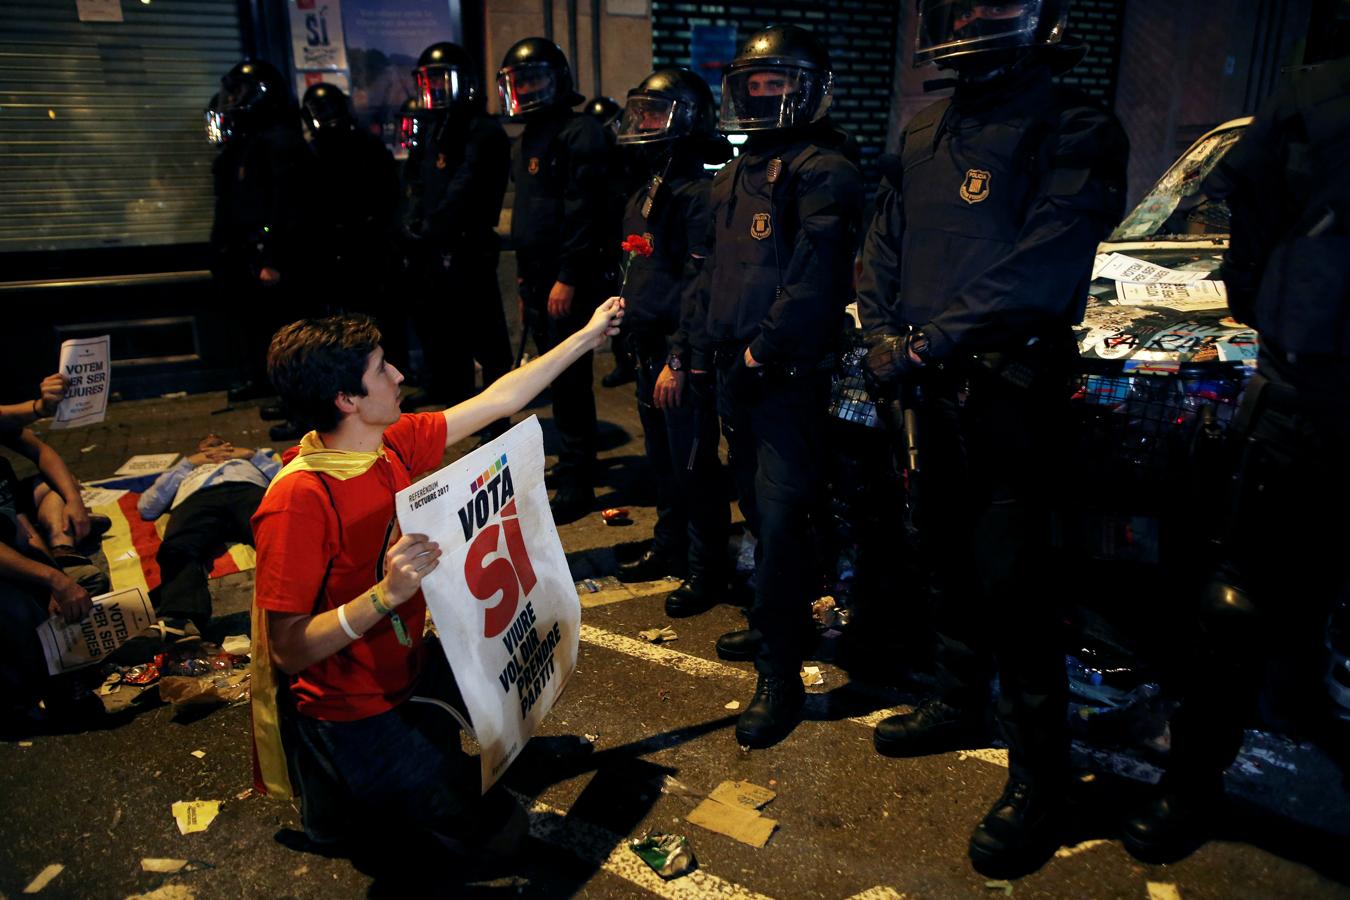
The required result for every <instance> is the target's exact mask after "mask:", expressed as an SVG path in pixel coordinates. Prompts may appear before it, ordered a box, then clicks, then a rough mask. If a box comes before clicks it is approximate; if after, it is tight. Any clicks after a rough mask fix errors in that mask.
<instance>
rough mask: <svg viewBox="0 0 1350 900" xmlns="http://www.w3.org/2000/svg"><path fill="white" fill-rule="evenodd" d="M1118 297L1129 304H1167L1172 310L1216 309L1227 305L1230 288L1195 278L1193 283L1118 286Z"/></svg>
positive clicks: (1220, 282) (1222, 284)
mask: <svg viewBox="0 0 1350 900" xmlns="http://www.w3.org/2000/svg"><path fill="white" fill-rule="evenodd" d="M1116 297H1117V299H1118V300H1119V301H1120V302H1121V303H1123V304H1126V305H1128V306H1166V307H1168V308H1169V309H1179V310H1189V309H1215V308H1216V307H1223V306H1227V305H1228V289H1227V288H1226V287H1224V283H1223V282H1222V281H1192V282H1191V283H1190V284H1168V283H1166V282H1161V281H1159V282H1155V283H1154V284H1136V283H1134V282H1130V281H1122V282H1120V283H1118V284H1117V285H1116Z"/></svg>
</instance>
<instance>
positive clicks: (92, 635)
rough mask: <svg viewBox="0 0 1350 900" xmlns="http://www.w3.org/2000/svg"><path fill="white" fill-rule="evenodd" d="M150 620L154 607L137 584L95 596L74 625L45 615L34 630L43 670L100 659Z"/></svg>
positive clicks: (53, 672)
mask: <svg viewBox="0 0 1350 900" xmlns="http://www.w3.org/2000/svg"><path fill="white" fill-rule="evenodd" d="M154 621H155V610H154V608H153V607H151V606H150V599H149V598H148V597H147V596H146V595H145V592H144V591H142V590H141V589H140V588H127V589H126V590H123V591H113V592H112V593H110V594H103V595H102V596H99V597H95V598H94V606H93V608H92V609H90V610H89V615H87V616H85V617H84V619H83V620H82V621H80V622H76V623H75V624H74V625H69V624H67V623H66V622H65V620H64V619H61V618H58V617H53V618H51V619H48V620H47V621H46V622H43V623H42V624H41V625H39V626H38V630H37V632H38V640H40V641H42V653H43V655H44V656H46V657H47V673H48V674H49V675H60V674H61V673H62V672H71V671H74V670H75V669H83V668H84V667H85V666H91V665H93V664H94V663H96V662H102V661H103V660H104V659H107V657H108V654H109V653H112V652H113V651H114V650H116V649H117V648H118V647H120V646H122V645H123V644H125V643H126V642H127V639H128V638H130V637H132V636H134V635H137V634H140V633H141V632H142V631H144V630H145V629H147V628H149V627H150V623H152V622H154Z"/></svg>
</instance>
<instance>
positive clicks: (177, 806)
mask: <svg viewBox="0 0 1350 900" xmlns="http://www.w3.org/2000/svg"><path fill="white" fill-rule="evenodd" d="M218 815H220V801H219V800H179V801H177V802H176V803H174V805H173V817H174V818H175V819H177V820H178V830H179V832H181V833H182V834H193V833H195V832H198V831H205V830H206V829H208V828H210V827H211V823H212V822H213V821H215V818H216V816H218Z"/></svg>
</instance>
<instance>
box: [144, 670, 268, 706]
mask: <svg viewBox="0 0 1350 900" xmlns="http://www.w3.org/2000/svg"><path fill="white" fill-rule="evenodd" d="M248 677H249V676H248V672H232V673H230V674H222V675H206V676H199V677H196V678H193V677H189V676H185V675H170V676H168V677H166V678H163V679H161V680H160V682H159V696H160V698H161V699H163V700H164V701H166V702H168V703H172V704H173V705H174V706H175V707H178V706H195V705H198V704H211V703H242V702H243V701H245V700H247V699H248V698H249V686H248Z"/></svg>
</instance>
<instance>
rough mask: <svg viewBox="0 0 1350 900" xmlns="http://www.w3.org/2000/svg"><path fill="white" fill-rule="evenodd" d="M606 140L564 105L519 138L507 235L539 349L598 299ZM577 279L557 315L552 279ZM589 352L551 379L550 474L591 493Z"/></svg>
mask: <svg viewBox="0 0 1350 900" xmlns="http://www.w3.org/2000/svg"><path fill="white" fill-rule="evenodd" d="M608 160H609V145H608V144H607V143H606V141H605V136H604V133H603V129H602V128H601V127H600V123H599V122H597V121H595V119H593V118H591V117H590V116H588V115H584V114H582V113H576V112H573V111H572V110H570V109H568V108H566V107H564V106H555V107H553V108H551V109H547V110H541V111H539V112H536V113H533V114H531V115H530V116H529V118H528V119H527V120H526V123H525V131H524V133H523V134H522V135H521V137H520V140H519V141H518V142H517V145H516V148H515V155H514V157H513V160H512V168H511V177H512V179H513V180H514V182H515V191H516V193H515V205H514V207H513V210H512V214H511V240H512V243H513V244H514V246H515V250H516V263H517V273H516V274H517V278H518V280H519V287H520V296H521V299H522V300H523V301H524V312H525V316H526V320H527V323H528V325H529V329H530V333H531V334H532V335H533V336H534V340H535V344H536V346H537V347H538V349H539V352H541V353H543V352H545V351H547V350H548V349H550V348H551V347H553V346H554V345H555V344H557V343H558V342H559V341H561V340H562V339H563V338H564V337H566V336H567V335H569V334H571V333H572V332H573V331H575V330H577V329H578V328H580V327H581V326H583V325H585V324H586V322H587V321H588V320H589V319H590V315H591V313H592V312H594V311H595V308H596V306H598V305H599V304H600V302H601V301H603V300H604V296H603V294H604V287H605V282H604V280H603V274H604V271H603V270H604V266H603V258H604V251H605V248H604V247H603V246H602V244H603V238H604V235H605V232H604V214H605V204H606V196H605V192H606V189H607V188H606V177H607V164H608ZM559 281H561V282H562V283H563V284H567V285H570V286H572V287H573V288H575V294H574V296H573V299H572V308H571V312H570V313H569V314H568V315H566V316H564V317H562V318H560V319H554V318H552V317H551V316H549V314H548V295H549V291H550V290H552V288H553V285H554V283H555V282H559ZM591 360H592V354H590V353H587V354H585V355H584V356H582V357H581V358H580V359H579V360H577V362H575V363H573V364H572V365H571V366H569V367H568V368H567V369H566V371H564V372H563V373H562V374H561V375H559V376H558V377H557V379H555V380H554V382H553V387H552V395H553V418H554V422H555V424H556V425H557V428H558V432H559V434H560V436H561V438H562V447H561V451H560V453H559V459H558V464H557V466H556V467H555V468H554V474H555V476H556V477H557V482H558V497H559V498H563V499H566V500H569V501H570V500H572V499H573V498H578V497H579V498H582V499H588V498H590V497H591V496H592V494H593V478H594V471H593V469H594V467H595V450H596V446H595V445H596V423H595V392H594V387H593V385H592V383H591Z"/></svg>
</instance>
